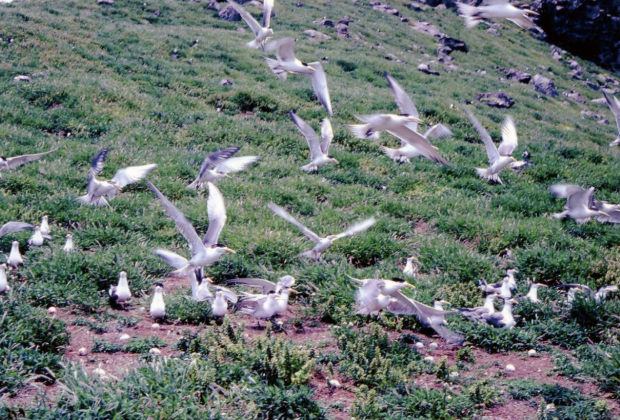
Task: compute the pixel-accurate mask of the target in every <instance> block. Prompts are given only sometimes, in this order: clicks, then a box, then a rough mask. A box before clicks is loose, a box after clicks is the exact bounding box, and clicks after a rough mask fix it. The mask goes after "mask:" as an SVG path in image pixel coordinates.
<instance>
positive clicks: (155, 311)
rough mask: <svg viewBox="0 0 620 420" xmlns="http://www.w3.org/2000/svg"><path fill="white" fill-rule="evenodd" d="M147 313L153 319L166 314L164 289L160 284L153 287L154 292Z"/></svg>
mask: <svg viewBox="0 0 620 420" xmlns="http://www.w3.org/2000/svg"><path fill="white" fill-rule="evenodd" d="M149 314H150V315H151V318H153V319H163V318H164V317H165V316H166V303H165V302H164V289H163V287H162V285H161V284H158V285H157V286H156V287H155V294H154V295H153V301H152V302H151V308H150V310H149Z"/></svg>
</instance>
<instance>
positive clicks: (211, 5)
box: [207, 0, 220, 12]
mask: <svg viewBox="0 0 620 420" xmlns="http://www.w3.org/2000/svg"><path fill="white" fill-rule="evenodd" d="M207 10H215V11H216V12H219V11H220V5H219V4H218V3H217V1H216V0H211V1H210V2H209V4H207Z"/></svg>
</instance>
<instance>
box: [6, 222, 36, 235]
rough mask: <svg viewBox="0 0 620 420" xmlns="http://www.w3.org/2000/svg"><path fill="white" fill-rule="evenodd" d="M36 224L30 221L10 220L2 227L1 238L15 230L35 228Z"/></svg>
mask: <svg viewBox="0 0 620 420" xmlns="http://www.w3.org/2000/svg"><path fill="white" fill-rule="evenodd" d="M33 229H34V226H33V225H31V224H30V223H23V222H8V223H5V224H4V225H2V227H1V228H0V238H2V237H3V236H4V235H8V234H9V233H13V232H21V231H22V230H33Z"/></svg>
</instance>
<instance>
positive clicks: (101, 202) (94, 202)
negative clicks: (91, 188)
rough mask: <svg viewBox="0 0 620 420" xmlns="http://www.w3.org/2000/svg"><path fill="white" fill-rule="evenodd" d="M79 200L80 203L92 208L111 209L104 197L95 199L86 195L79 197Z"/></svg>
mask: <svg viewBox="0 0 620 420" xmlns="http://www.w3.org/2000/svg"><path fill="white" fill-rule="evenodd" d="M77 200H78V201H79V202H80V203H84V204H89V205H91V206H96V207H110V205H109V204H108V202H107V201H106V199H105V197H103V196H101V197H97V198H95V197H94V196H92V195H90V194H86V195H83V196H81V197H78V199H77Z"/></svg>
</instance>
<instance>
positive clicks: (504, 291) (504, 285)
mask: <svg viewBox="0 0 620 420" xmlns="http://www.w3.org/2000/svg"><path fill="white" fill-rule="evenodd" d="M478 289H480V290H482V291H483V292H485V293H496V294H497V295H499V296H500V297H501V298H502V299H510V298H511V297H512V293H511V292H510V290H512V289H511V287H510V278H509V277H508V276H506V277H504V278H503V279H502V281H500V282H498V283H493V284H487V282H486V281H485V280H482V279H481V280H480V285H479V286H478Z"/></svg>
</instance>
